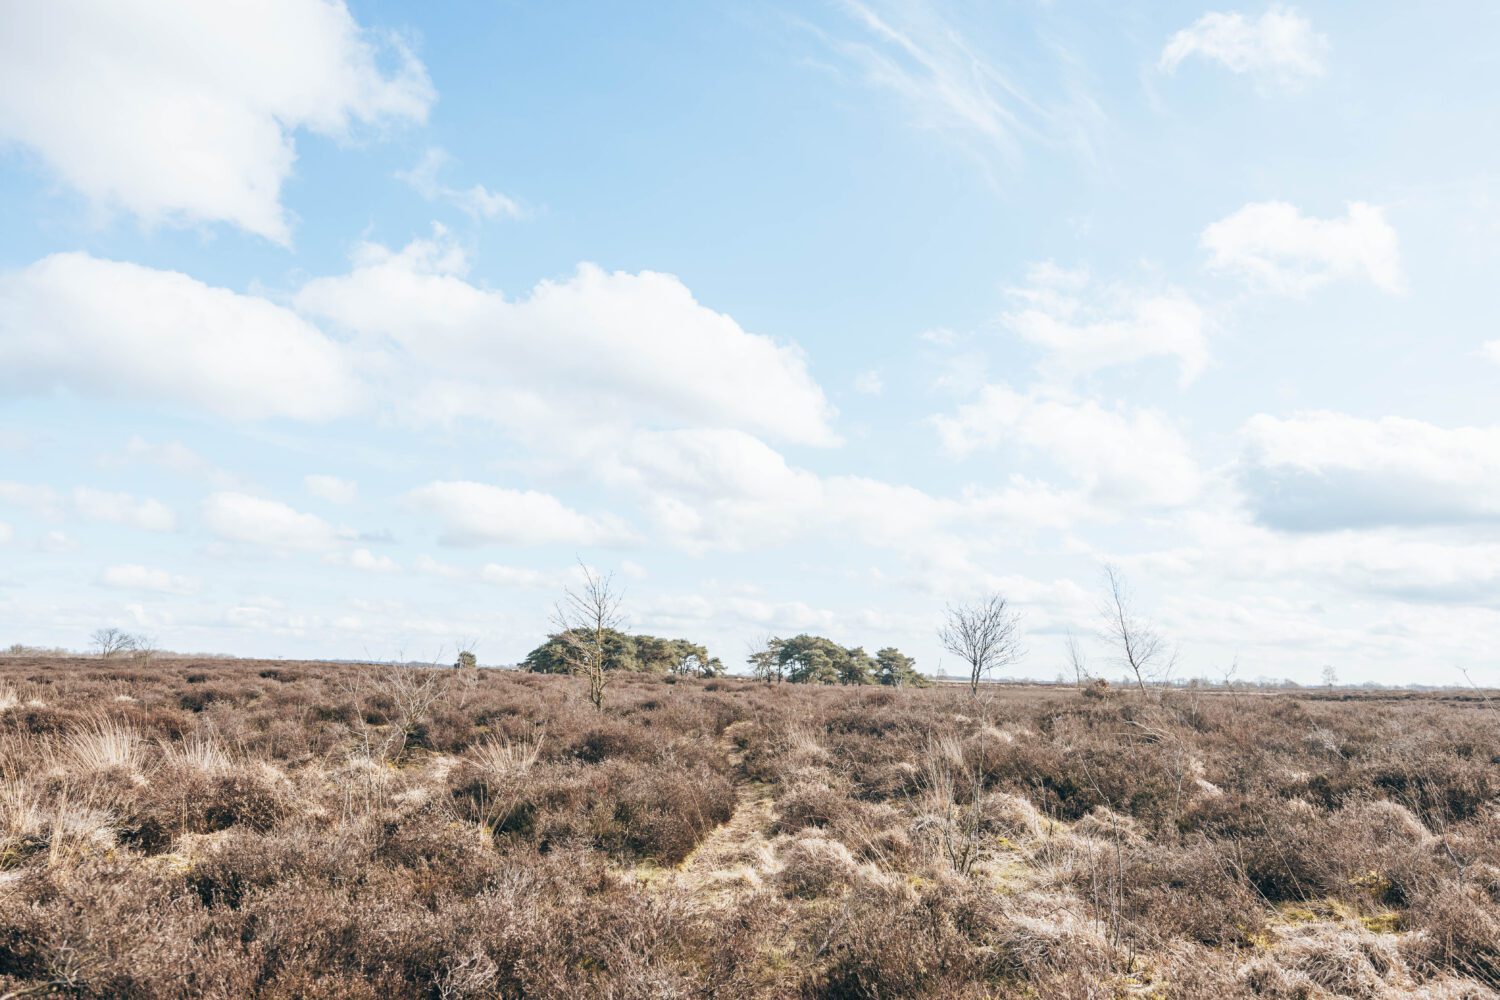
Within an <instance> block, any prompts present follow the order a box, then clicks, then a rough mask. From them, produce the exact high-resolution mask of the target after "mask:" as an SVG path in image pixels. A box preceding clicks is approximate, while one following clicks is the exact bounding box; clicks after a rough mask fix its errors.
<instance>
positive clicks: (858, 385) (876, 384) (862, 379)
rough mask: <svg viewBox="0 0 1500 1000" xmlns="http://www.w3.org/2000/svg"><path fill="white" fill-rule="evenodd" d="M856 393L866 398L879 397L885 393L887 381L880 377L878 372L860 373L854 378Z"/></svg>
mask: <svg viewBox="0 0 1500 1000" xmlns="http://www.w3.org/2000/svg"><path fill="white" fill-rule="evenodd" d="M854 391H855V392H862V393H864V394H865V395H866V396H878V395H880V394H881V393H883V392H885V379H883V378H881V377H880V373H879V372H878V371H873V370H872V371H866V372H860V373H859V374H858V375H856V376H854Z"/></svg>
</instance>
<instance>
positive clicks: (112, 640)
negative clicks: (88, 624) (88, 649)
mask: <svg viewBox="0 0 1500 1000" xmlns="http://www.w3.org/2000/svg"><path fill="white" fill-rule="evenodd" d="M89 642H90V643H92V644H93V647H94V649H96V650H97V651H98V652H99V655H100V656H102V657H105V658H106V659H107V658H109V657H111V656H114V655H116V654H118V653H129V652H130V651H132V650H133V649H135V648H136V645H137V643H138V642H139V640H138V639H137V638H136V637H135V636H133V635H131V634H130V633H129V632H126V631H125V630H124V629H118V628H101V629H95V630H94V634H93V635H91V636H89Z"/></svg>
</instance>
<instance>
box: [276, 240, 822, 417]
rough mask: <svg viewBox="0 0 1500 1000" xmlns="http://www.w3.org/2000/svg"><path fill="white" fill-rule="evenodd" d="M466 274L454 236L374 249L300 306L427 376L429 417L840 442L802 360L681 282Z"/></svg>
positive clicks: (307, 289) (422, 406)
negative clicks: (517, 288) (513, 292)
mask: <svg viewBox="0 0 1500 1000" xmlns="http://www.w3.org/2000/svg"><path fill="white" fill-rule="evenodd" d="M466 264H467V262H466V260H465V258H464V255H463V253H462V251H461V250H459V249H458V248H457V247H456V246H454V245H453V244H452V243H451V242H450V241H449V240H447V239H446V237H445V236H444V234H442V233H441V232H439V234H438V236H437V237H436V238H434V239H430V240H417V241H414V242H413V243H411V244H409V245H408V246H407V247H405V248H404V249H402V250H400V251H397V252H393V251H390V250H388V249H386V248H384V247H377V246H366V247H364V248H362V250H361V251H360V254H359V255H358V257H357V259H356V263H355V267H354V270H353V271H352V272H351V273H349V274H347V275H343V276H339V277H330V278H321V279H317V280H314V281H311V282H309V283H308V284H307V285H306V286H304V287H303V288H302V290H301V291H300V292H299V293H298V295H297V299H296V302H297V307H298V309H299V310H301V311H303V312H304V313H307V314H310V315H314V316H319V317H322V318H324V319H327V320H330V321H332V322H334V323H336V324H338V325H339V326H340V327H342V328H343V329H345V330H348V331H351V332H353V333H355V334H357V335H360V336H361V337H364V338H368V339H369V340H370V341H371V344H372V347H374V346H376V345H378V346H379V347H380V348H381V349H382V350H384V351H386V352H388V353H387V363H388V365H389V367H390V368H391V370H392V372H393V373H395V374H399V373H401V372H403V371H408V370H411V369H415V370H416V371H418V372H419V373H420V374H421V377H422V378H423V379H424V384H423V385H422V386H421V387H420V388H419V390H418V391H417V392H416V393H415V394H414V396H413V399H412V411H413V412H414V413H418V414H420V415H421V416H422V417H423V418H424V419H428V420H433V419H444V418H448V419H455V418H459V417H468V418H481V419H487V420H497V421H501V422H503V423H506V424H507V425H508V426H509V427H511V428H512V429H513V430H515V431H516V432H518V433H521V432H530V433H539V432H541V431H542V430H543V429H557V428H562V427H572V428H578V427H580V426H583V427H586V428H601V427H608V426H611V425H617V424H620V423H621V422H623V423H625V424H627V425H629V424H634V423H638V422H643V421H652V420H671V421H674V422H677V423H690V424H700V423H708V424H719V425H725V426H734V427H742V428H745V429H747V430H751V431H756V432H762V433H766V434H770V435H772V436H775V437H778V438H783V439H786V440H790V441H795V442H798V443H804V444H818V445H828V444H833V443H836V441H837V437H836V435H835V434H834V432H833V430H832V428H831V427H830V424H829V421H830V420H831V418H832V408H831V407H830V405H829V404H828V402H827V400H826V399H825V398H824V395H823V392H822V390H821V389H820V388H819V387H818V385H817V383H816V382H814V381H813V379H812V376H811V375H810V374H809V373H808V371H807V363H806V360H805V359H804V358H803V356H802V353H801V351H799V350H798V349H796V348H795V347H793V346H791V345H788V344H782V343H778V342H776V341H774V340H772V339H771V338H769V337H765V336H760V335H756V334H752V333H748V332H746V331H745V330H743V329H742V328H741V327H740V326H739V324H737V323H736V322H735V321H734V320H733V319H732V318H730V317H729V316H726V315H724V314H723V313H717V312H714V311H713V310H711V309H708V308H706V307H704V306H703V305H701V304H700V303H699V302H698V301H697V300H696V299H694V298H693V295H692V293H691V292H690V291H688V289H687V288H686V287H685V286H684V285H683V284H682V282H680V281H679V280H677V278H675V277H673V276H672V275H669V274H659V273H656V272H652V271H643V272H640V273H638V274H631V273H627V272H622V271H615V272H608V271H604V270H602V269H600V268H598V267H595V266H593V265H591V264H583V265H580V267H579V268H578V271H577V272H576V273H575V274H574V275H573V276H572V277H570V278H567V279H565V280H562V281H544V282H542V283H541V284H539V285H537V286H536V287H535V288H533V289H532V290H531V292H530V294H529V295H527V296H526V297H524V298H520V299H515V300H512V299H508V298H506V297H505V296H504V295H503V294H501V293H499V292H496V291H491V290H488V289H483V288H480V287H478V286H476V285H473V284H471V283H469V282H468V281H466V280H465V279H464V277H463V274H464V270H465V268H466ZM746 386H754V390H753V391H746V388H745V387H746Z"/></svg>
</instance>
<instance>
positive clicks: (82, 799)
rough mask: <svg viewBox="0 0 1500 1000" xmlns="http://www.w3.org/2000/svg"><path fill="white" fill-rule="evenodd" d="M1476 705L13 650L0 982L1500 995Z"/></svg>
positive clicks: (1496, 837)
mask: <svg viewBox="0 0 1500 1000" xmlns="http://www.w3.org/2000/svg"><path fill="white" fill-rule="evenodd" d="M1497 796H1500V703H1491V702H1490V701H1488V700H1487V699H1486V698H1485V696H1484V695H1482V694H1480V693H1478V692H1470V693H1448V694H1441V693H1423V694H1401V693H1391V692H1381V693H1370V692H1338V691H1300V692H1264V691H1256V690H1240V691H1236V690H1232V689H1212V688H1208V687H1198V688H1193V687H1189V688H1174V689H1165V690H1157V689H1140V688H1131V689H1128V690H1127V689H1121V688H1110V687H1108V686H1105V685H1101V684H1095V685H1093V686H1090V687H1087V688H1084V689H1077V688H1071V687H1063V686H1057V687H1047V686H1029V687H1026V686H1008V685H983V686H981V688H980V690H979V692H978V693H977V694H974V693H972V692H971V691H970V689H969V688H967V687H957V686H945V685H936V686H933V687H929V688H923V689H914V688H910V687H904V686H886V687H882V686H873V685H871V686H862V685H830V686H813V685H793V684H778V683H767V682H761V681H754V680H749V679H740V678H733V677H689V676H677V675H649V674H621V675H620V676H618V677H616V678H614V679H613V680H612V682H611V683H610V686H609V692H608V698H607V700H605V701H604V702H603V707H602V710H601V709H599V708H596V707H595V706H594V704H592V703H591V700H590V688H589V685H588V683H586V681H585V680H584V679H580V678H577V677H572V676H567V675H554V674H540V673H528V672H520V671H510V670H490V669H476V668H474V667H467V666H466V667H465V668H463V669H431V668H417V667H391V666H379V665H369V666H362V665H350V664H327V663H301V662H260V661H247V660H207V659H204V660H194V659H182V658H168V657H160V656H158V657H155V658H152V659H150V660H149V661H148V660H146V659H139V660H132V659H129V658H123V657H115V658H109V659H102V658H88V659H85V658H58V657H48V658H42V657H28V656H16V657H9V658H0V997H7V998H16V997H20V996H56V997H95V998H106V997H110V998H117V997H118V998H130V997H141V998H157V997H183V998H186V997H212V998H226V1000H227V998H246V997H263V998H272V997H274V998H287V1000H291V998H318V997H322V998H330V1000H332V998H339V1000H346V998H366V997H368V998H379V1000H398V998H407V997H410V998H428V997H431V998H481V997H577V998H584V997H616V998H626V997H639V998H647V997H653V998H655V997H682V998H689V997H704V998H707V997H726V998H755V997H768V998H769V997H868V998H895V997H931V998H939V997H943V998H948V997H955V998H979V997H1062V998H1074V997H1076V998H1083V997H1111V996H1120V997H1126V996H1134V997H1206V996H1211V997H1220V998H1233V997H1271V998H1312V997H1330V996H1338V997H1364V998H1376V997H1411V996H1426V997H1433V998H1437V997H1444V998H1459V997H1472V998H1479V997H1495V996H1500V993H1497V992H1496V990H1497V989H1500V902H1497V900H1500V813H1497Z"/></svg>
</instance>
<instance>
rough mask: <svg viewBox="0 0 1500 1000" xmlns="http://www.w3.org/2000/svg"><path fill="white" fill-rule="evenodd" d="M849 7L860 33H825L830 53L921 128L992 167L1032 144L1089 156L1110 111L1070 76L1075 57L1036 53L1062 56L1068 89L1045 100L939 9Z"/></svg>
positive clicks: (861, 2) (1013, 160) (875, 0)
mask: <svg viewBox="0 0 1500 1000" xmlns="http://www.w3.org/2000/svg"><path fill="white" fill-rule="evenodd" d="M841 7H842V9H843V10H844V11H845V13H846V14H847V15H848V16H849V19H850V20H851V21H852V22H853V23H854V24H855V25H856V26H857V27H858V28H859V29H860V31H861V33H860V34H859V35H856V36H850V35H839V36H837V37H833V36H825V37H826V40H827V41H828V44H829V45H830V47H831V48H832V49H833V50H834V51H835V52H836V53H838V54H839V55H841V56H842V57H843V58H844V59H846V60H848V61H849V62H850V63H851V64H852V65H853V66H854V67H855V68H856V69H858V70H859V72H860V73H861V74H862V76H863V78H864V81H865V82H866V83H867V84H868V85H870V86H871V87H874V88H876V89H879V90H884V91H886V92H888V93H890V94H893V95H894V96H895V97H896V98H897V99H898V100H899V101H900V103H901V104H902V105H903V107H904V108H905V110H906V112H907V114H908V115H909V116H910V118H911V120H912V121H913V122H914V124H916V125H917V126H918V127H919V128H927V129H933V130H937V131H943V132H947V133H950V134H952V135H954V136H956V137H957V138H958V139H959V140H960V141H961V142H962V143H963V144H964V145H966V146H967V147H969V148H970V149H971V151H973V152H974V153H975V154H976V155H977V156H978V157H979V159H980V160H981V161H982V162H984V163H985V164H986V167H987V168H988V169H990V170H991V171H994V169H995V168H996V167H1005V168H1008V169H1009V168H1014V167H1015V166H1016V165H1017V164H1018V163H1019V161H1020V159H1021V155H1022V151H1023V147H1024V145H1025V144H1026V143H1028V142H1037V143H1042V144H1046V145H1051V146H1059V145H1074V146H1080V147H1083V148H1084V152H1085V153H1091V151H1090V150H1089V148H1088V147H1089V146H1090V143H1089V135H1090V132H1091V128H1092V126H1093V125H1094V124H1096V123H1097V122H1098V121H1100V120H1102V117H1103V115H1102V112H1101V111H1100V110H1099V108H1098V106H1097V105H1096V104H1095V103H1094V102H1093V100H1092V99H1091V98H1089V97H1088V96H1087V95H1086V94H1085V93H1084V92H1083V91H1082V90H1081V88H1079V87H1077V86H1074V85H1073V84H1072V81H1071V80H1070V79H1068V78H1067V77H1066V74H1067V73H1069V72H1071V67H1072V61H1071V60H1070V59H1068V58H1067V54H1066V53H1065V52H1060V51H1057V50H1056V48H1055V46H1054V45H1053V44H1052V43H1050V42H1046V43H1045V44H1042V45H1038V46H1033V47H1032V49H1033V57H1034V52H1035V51H1036V50H1045V51H1051V52H1056V53H1057V55H1058V59H1057V60H1056V62H1055V64H1054V65H1053V66H1052V67H1051V69H1054V70H1056V69H1061V70H1062V72H1063V74H1064V80H1063V85H1062V86H1061V87H1058V86H1056V81H1049V84H1050V86H1049V87H1048V88H1047V89H1048V91H1049V92H1051V93H1059V92H1060V93H1061V94H1062V95H1063V96H1062V97H1061V98H1060V99H1056V100H1041V99H1037V98H1034V97H1032V96H1031V94H1032V88H1031V87H1029V86H1028V85H1027V84H1025V83H1023V82H1022V81H1021V79H1020V78H1019V74H1017V73H1013V72H1011V71H1010V70H1009V69H1008V68H1007V67H1006V65H1005V63H1006V62H1009V61H1010V60H1009V59H1007V58H1002V57H999V56H997V55H996V54H995V53H993V52H992V51H990V49H991V47H990V46H988V45H986V44H983V43H981V42H980V41H979V40H978V38H979V33H978V32H974V31H970V30H967V28H966V27H965V26H963V25H961V24H959V23H957V21H956V20H954V19H953V18H951V17H948V16H946V14H945V13H944V12H943V11H941V10H940V9H939V8H938V6H937V5H936V4H933V3H927V2H922V0H915V2H909V3H886V2H881V0H844V2H843V3H842V4H841ZM1016 61H1017V62H1019V61H1021V60H1020V58H1019V57H1017V58H1016Z"/></svg>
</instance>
